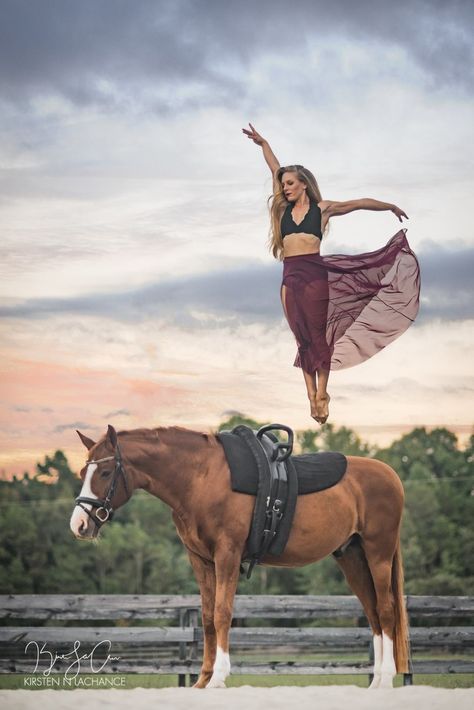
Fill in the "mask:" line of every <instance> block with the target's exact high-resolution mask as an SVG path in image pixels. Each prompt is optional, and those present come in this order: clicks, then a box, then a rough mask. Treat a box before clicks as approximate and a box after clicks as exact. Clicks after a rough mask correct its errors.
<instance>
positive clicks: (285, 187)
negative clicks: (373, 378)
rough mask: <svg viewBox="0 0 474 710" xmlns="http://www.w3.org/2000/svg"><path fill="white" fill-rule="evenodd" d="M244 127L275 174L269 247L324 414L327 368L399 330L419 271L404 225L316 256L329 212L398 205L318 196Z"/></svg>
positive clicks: (317, 410)
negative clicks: (381, 239) (368, 245)
mask: <svg viewBox="0 0 474 710" xmlns="http://www.w3.org/2000/svg"><path fill="white" fill-rule="evenodd" d="M249 126H250V129H246V128H243V129H242V131H243V132H244V133H245V135H247V136H248V138H249V139H250V140H252V141H253V142H254V143H256V144H257V145H258V146H260V147H261V148H262V149H263V157H264V158H265V160H266V162H267V164H268V167H269V168H270V170H271V171H272V175H273V195H272V196H271V197H270V199H269V205H270V216H271V238H270V243H269V246H270V251H271V253H272V254H273V256H274V257H275V258H276V259H279V260H281V261H283V279H282V285H281V291H280V298H281V302H282V306H283V311H284V313H285V316H286V319H287V321H288V324H289V326H290V328H291V330H292V332H293V334H294V336H295V340H296V343H297V346H298V351H297V354H296V358H295V361H294V363H293V364H294V366H295V367H300V368H301V369H302V371H303V375H304V379H305V384H306V389H307V393H308V398H309V401H310V407H311V416H312V417H313V418H314V419H315V420H316V421H317V422H319V423H320V424H324V423H325V422H326V421H327V418H328V416H329V400H330V396H329V394H328V391H327V384H328V378H329V372H330V370H341V369H343V368H346V367H352V366H353V365H357V364H358V363H360V362H363V361H364V360H367V359H368V358H370V357H372V355H375V354H376V353H377V352H379V351H380V350H381V349H382V348H384V347H385V346H386V345H388V343H390V342H392V341H393V340H395V338H397V337H398V336H399V335H401V334H402V333H403V332H404V331H405V330H406V329H407V328H408V327H409V326H410V325H411V323H412V322H413V321H414V319H415V317H416V314H417V312H418V307H419V292H420V277H419V266H418V261H417V259H416V256H415V254H414V253H413V252H412V250H411V249H410V247H409V245H408V241H407V238H406V235H405V232H406V230H405V229H401V230H400V231H399V232H397V234H395V235H394V236H393V237H392V238H391V239H390V240H389V242H388V243H387V244H386V245H385V246H384V247H382V248H381V249H378V250H377V251H373V252H367V253H365V254H357V255H354V256H349V255H345V254H337V255H332V256H321V255H320V253H319V250H320V245H321V241H322V239H323V235H324V233H325V232H326V231H327V226H328V223H329V220H330V219H331V218H332V217H335V216H338V215H343V214H348V213H349V212H353V211H354V210H377V211H381V210H390V211H391V212H393V214H394V215H395V216H396V217H397V218H398V220H399V221H400V222H402V218H403V217H405V218H406V219H408V217H407V215H406V214H405V212H404V211H403V210H401V209H400V208H399V207H397V206H396V205H394V204H391V203H389V202H380V201H379V200H373V199H369V198H363V199H358V200H349V201H347V202H335V201H334V200H323V199H322V197H321V193H320V191H319V187H318V183H317V181H316V179H315V177H314V175H313V174H312V173H311V172H310V171H309V170H308V169H307V168H304V167H303V166H302V165H289V166H286V167H281V166H280V163H279V162H278V160H277V158H276V157H275V155H274V153H273V151H272V149H271V148H270V145H269V143H268V141H266V140H265V139H264V138H263V137H262V136H261V135H260V134H259V133H257V131H256V130H255V128H254V127H253V126H252V124H250V123H249Z"/></svg>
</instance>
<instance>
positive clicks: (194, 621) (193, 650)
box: [189, 609, 199, 685]
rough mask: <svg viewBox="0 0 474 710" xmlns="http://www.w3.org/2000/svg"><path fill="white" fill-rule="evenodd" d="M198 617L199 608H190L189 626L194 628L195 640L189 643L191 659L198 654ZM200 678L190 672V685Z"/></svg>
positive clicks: (194, 658) (195, 657) (193, 659)
mask: <svg viewBox="0 0 474 710" xmlns="http://www.w3.org/2000/svg"><path fill="white" fill-rule="evenodd" d="M198 618H199V611H198V609H189V626H191V627H192V628H193V629H194V640H193V641H192V642H191V643H190V644H189V658H190V660H191V661H195V660H196V659H197V656H198V634H197V628H198ZM198 678H199V676H198V675H196V674H195V673H190V674H189V683H190V685H194V683H196V682H197V679H198Z"/></svg>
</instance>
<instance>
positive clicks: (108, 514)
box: [75, 441, 130, 529]
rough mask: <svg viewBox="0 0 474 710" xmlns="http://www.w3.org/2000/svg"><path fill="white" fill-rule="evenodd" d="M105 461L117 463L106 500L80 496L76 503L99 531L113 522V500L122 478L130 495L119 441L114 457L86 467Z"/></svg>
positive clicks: (96, 460) (89, 462) (93, 461)
mask: <svg viewBox="0 0 474 710" xmlns="http://www.w3.org/2000/svg"><path fill="white" fill-rule="evenodd" d="M103 461H115V470H114V474H113V477H112V480H111V482H110V486H109V490H108V491H107V493H106V495H105V498H89V497H88V496H78V497H77V498H76V501H75V502H76V505H78V506H79V507H80V508H82V510H84V511H85V512H86V513H87V515H88V516H89V518H91V519H92V520H93V521H94V523H95V524H96V526H97V528H98V529H99V528H100V527H101V526H102V525H103V524H104V523H106V522H107V521H108V520H112V518H113V515H114V509H113V507H112V499H113V497H114V494H115V491H116V489H117V486H118V482H119V479H120V478H122V480H123V485H124V488H125V492H126V494H127V496H129V495H130V492H129V487H128V483H127V476H126V474H125V469H124V467H123V461H122V455H121V453H120V449H119V445H118V441H117V443H116V445H115V452H114V455H113V456H105V457H104V458H102V459H93V460H92V461H87V463H86V466H89V464H91V463H95V464H98V463H102V462H103ZM85 504H87V505H91V506H92V510H89V508H86V507H85Z"/></svg>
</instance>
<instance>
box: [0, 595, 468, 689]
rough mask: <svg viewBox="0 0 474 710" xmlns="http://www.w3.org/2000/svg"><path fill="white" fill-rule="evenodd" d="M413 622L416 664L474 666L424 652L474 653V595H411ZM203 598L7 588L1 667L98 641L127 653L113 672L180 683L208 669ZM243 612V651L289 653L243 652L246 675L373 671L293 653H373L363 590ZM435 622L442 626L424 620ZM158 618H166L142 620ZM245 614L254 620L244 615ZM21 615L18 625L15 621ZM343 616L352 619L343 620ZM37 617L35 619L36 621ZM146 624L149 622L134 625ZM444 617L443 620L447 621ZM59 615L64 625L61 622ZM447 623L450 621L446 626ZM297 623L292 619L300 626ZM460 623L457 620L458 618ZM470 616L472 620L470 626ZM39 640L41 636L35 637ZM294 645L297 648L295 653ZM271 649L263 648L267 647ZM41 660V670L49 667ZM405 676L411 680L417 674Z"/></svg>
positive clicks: (61, 664)
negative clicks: (36, 652) (35, 651)
mask: <svg viewBox="0 0 474 710" xmlns="http://www.w3.org/2000/svg"><path fill="white" fill-rule="evenodd" d="M406 603H407V609H408V613H409V617H410V621H411V624H412V626H411V633H410V636H411V643H412V650H413V652H414V660H413V667H412V672H413V673H415V674H417V673H474V663H473V662H472V661H471V660H469V659H465V660H464V659H456V660H454V659H453V660H445V659H430V660H426V659H422V658H417V657H416V655H417V653H419V652H420V651H426V650H427V649H429V650H431V651H432V650H437V651H440V650H448V651H450V652H455V653H456V654H466V653H471V654H472V653H473V649H474V626H472V625H469V624H472V623H473V620H474V597H460V596H456V597H454V596H449V597H448V596H441V597H429V596H411V595H409V596H407V597H406ZM200 604H201V603H200V597H199V596H197V595H4V596H0V620H1V621H0V624H3V625H0V672H1V673H32V671H33V669H34V666H35V664H34V661H33V659H32V658H31V657H30V658H29V657H25V648H26V647H27V644H28V643H29V642H36V644H38V647H39V646H40V645H42V644H45V647H47V648H49V649H50V650H52V652H53V653H56V654H58V655H61V654H63V653H66V652H67V651H68V650H69V651H70V650H71V648H72V646H73V644H74V642H79V643H80V646H81V653H85V652H87V650H88V649H91V648H94V647H95V646H96V645H97V644H98V643H99V642H103V641H104V640H108V641H110V644H111V651H110V653H111V654H114V656H116V655H117V653H124V654H125V655H123V656H122V657H120V658H119V659H118V660H111V661H110V662H108V663H107V664H106V665H104V667H103V669H102V671H101V672H104V673H160V674H163V673H166V674H176V675H178V677H179V682H180V684H181V685H183V684H185V682H186V678H187V677H189V678H190V679H192V678H193V677H194V676H195V675H196V674H197V673H198V672H199V663H198V655H199V653H200V651H201V649H202V639H203V634H202V628H201V627H200V626H199V623H198V619H199V617H200V614H199V612H200ZM234 618H235V619H236V620H237V624H238V626H236V627H235V628H232V629H231V634H230V643H231V650H232V649H237V650H238V652H239V654H240V653H241V652H242V650H244V649H250V650H253V651H255V649H261V650H262V651H263V653H264V654H265V655H268V653H269V649H272V651H273V653H275V650H276V649H278V652H279V653H283V654H284V655H286V656H287V660H278V661H277V660H273V659H271V658H270V659H269V660H268V661H266V662H262V661H261V660H259V661H257V662H255V663H254V662H252V660H251V659H248V660H242V661H241V660H234V661H233V663H232V672H233V673H234V674H237V675H241V674H245V675H247V674H248V675H282V674H290V675H294V674H303V675H307V674H311V675H327V674H338V675H340V674H357V675H359V674H367V673H370V661H369V659H368V660H367V661H361V662H354V661H353V660H350V659H347V660H345V661H334V662H333V661H322V660H320V659H318V660H311V661H308V660H302V659H301V660H296V661H289V660H288V657H289V656H291V655H294V653H295V652H296V654H297V658H298V653H299V652H300V651H302V650H304V651H305V653H306V654H307V653H308V650H309V649H311V651H312V652H314V653H316V652H317V653H321V652H325V651H330V652H335V651H339V652H344V651H345V652H348V653H351V654H352V655H353V654H354V652H356V651H357V652H358V651H363V652H366V653H367V652H368V651H369V647H370V643H371V633H370V630H369V629H368V628H367V627H363V626H358V625H357V624H360V623H361V621H360V620H361V619H364V622H363V623H366V622H365V617H364V614H363V611H362V607H361V605H360V603H359V601H358V600H357V598H356V597H352V596H297V595H275V596H270V595H238V596H237V597H236V599H235V606H234ZM257 619H259V620H264V619H281V620H293V619H299V620H316V619H319V620H320V619H324V620H325V622H326V620H330V619H331V620H334V621H335V622H336V623H337V624H338V625H337V626H326V625H325V626H324V627H320V626H307V625H306V626H300V627H297V626H294V622H292V621H290V625H289V626H285V627H280V626H265V627H262V626H252V625H249V623H250V624H252V623H255V620H257ZM427 619H428V620H430V622H431V623H432V622H433V620H436V623H437V625H436V626H417V625H415V623H419V622H423V621H425V620H427ZM157 620H159V623H160V624H161V623H162V622H163V620H164V623H166V624H168V622H170V625H166V626H163V625H159V626H157V625H153V626H151V625H150V626H147V625H143V622H146V621H148V622H152V621H157ZM244 620H245V621H244ZM15 621H16V622H19V623H17V625H12V624H13V622H15ZM101 621H102V622H106V623H107V622H109V623H110V622H118V625H115V626H110V625H109V626H102V625H101V626H84V625H74V626H71V625H69V623H70V622H75V624H77V623H78V622H101ZM341 621H343V622H344V625H341ZM31 622H33V624H34V625H32V624H31ZM136 622H138V624H140V625H133V624H134V623H136ZM441 622H442V623H441ZM54 623H59V624H60V625H56V626H55V625H53V624H54ZM443 623H444V624H445V625H443ZM292 624H293V625H292ZM451 624H453V625H451ZM462 624H463V625H462ZM33 645H34V644H33ZM290 650H291V651H292V652H293V653H290ZM260 655H262V654H260ZM45 664H46V660H44V661H43V662H42V663H41V662H40V664H39V666H38V670H39V671H41V669H42V668H43V667H44V666H45ZM69 664H70V661H68V660H67V659H57V660H56V662H55V663H54V668H53V670H54V672H56V673H60V672H64V670H65V668H66V667H67V666H68V665H69ZM411 676H412V674H406V677H405V682H411Z"/></svg>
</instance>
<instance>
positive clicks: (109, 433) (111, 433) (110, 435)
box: [107, 424, 117, 449]
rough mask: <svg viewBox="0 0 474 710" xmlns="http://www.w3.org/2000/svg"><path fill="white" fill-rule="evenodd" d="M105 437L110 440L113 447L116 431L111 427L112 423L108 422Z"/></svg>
mask: <svg viewBox="0 0 474 710" xmlns="http://www.w3.org/2000/svg"><path fill="white" fill-rule="evenodd" d="M107 439H108V440H109V441H110V443H111V444H112V446H113V447H114V449H115V447H116V446H117V432H116V431H115V429H114V428H113V426H112V424H109V425H108V427H107Z"/></svg>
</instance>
